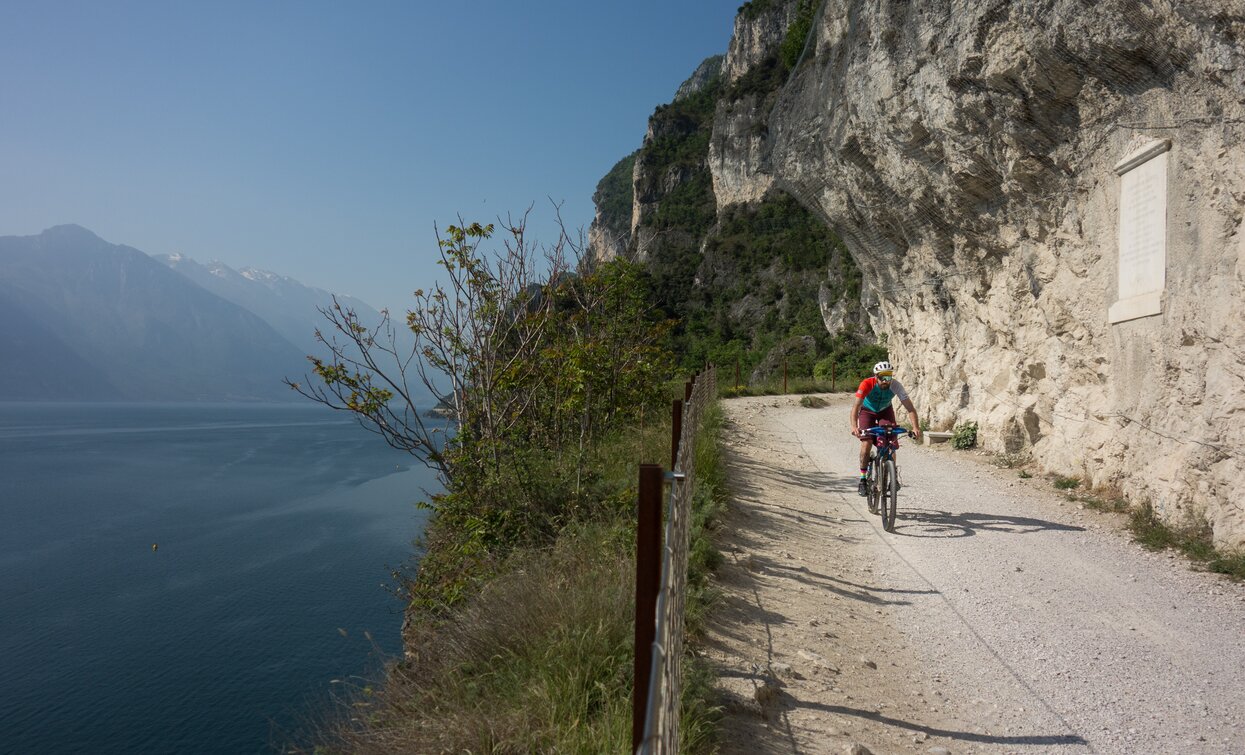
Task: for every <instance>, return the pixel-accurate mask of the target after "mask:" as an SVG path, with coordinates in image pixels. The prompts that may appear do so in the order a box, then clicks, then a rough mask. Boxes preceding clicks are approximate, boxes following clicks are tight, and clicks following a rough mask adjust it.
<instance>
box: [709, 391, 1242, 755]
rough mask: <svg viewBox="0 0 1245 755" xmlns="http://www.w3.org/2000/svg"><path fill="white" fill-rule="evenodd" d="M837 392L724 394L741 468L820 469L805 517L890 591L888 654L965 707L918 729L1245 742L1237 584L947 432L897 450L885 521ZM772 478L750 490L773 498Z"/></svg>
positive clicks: (942, 740)
mask: <svg viewBox="0 0 1245 755" xmlns="http://www.w3.org/2000/svg"><path fill="white" fill-rule="evenodd" d="M833 401H834V403H833V405H832V406H831V407H829V408H825V409H816V410H814V409H805V408H802V407H800V406H798V404H796V402H795V401H794V400H792V399H791V398H789V397H783V398H779V399H774V398H770V399H745V400H738V401H733V402H727V404H728V416H729V417H732V418H733V419H734V420H735V425H734V427H735V429H736V431H737V432H739V433H741V434H742V435H741V437H740V438H737V439H736V441H737V442H738V443H742V444H745V445H748V446H749V447H751V448H752V449H753V450H754V451H759V452H758V453H754V454H753V458H754V461H753V462H751V463H750V465H749V466H748V468H745V469H736V470H734V472H733V474H734V475H735V478H736V479H738V477H739V475H743V476H745V477H747V476H749V475H750V476H752V477H757V476H758V471H759V470H758V469H757V468H755V467H756V465H757V463H758V462H757V461H756V460H757V459H760V460H764V462H765V463H772V464H771V470H770V473H773V474H775V475H776V474H777V473H778V472H780V471H782V470H795V469H804V470H810V471H811V472H812V473H811V474H808V473H802V474H803V475H804V478H805V479H804V480H803V481H801V482H799V483H798V484H799V485H801V486H802V487H803V488H804V489H805V493H804V497H805V498H806V499H807V508H806V511H807V512H809V513H808V514H802V516H805V517H812V516H816V515H819V514H821V515H827V516H828V517H832V518H833V530H834V532H833V534H832V535H830V534H829V531H827V534H828V535H829V536H832V537H835V538H837V542H841V543H846V544H847V545H845V546H843V547H845V548H847V549H848V550H847V551H845V552H846V553H848V554H849V556H850V559H851V562H852V563H854V564H856V566H858V567H859V569H860V572H861V573H868V574H869V575H870V576H871V583H870V584H869V585H868V589H869V590H871V591H872V592H873V593H874V594H878V595H886V596H889V598H890V599H889V600H888V601H887V602H886V604H885V605H884V606H883V607H882V608H880V609H878V611H877V613H878V615H879V616H881V617H882V619H883V620H884V621H885V622H886V623H887V624H889V625H890V627H891V628H893V629H894V630H895V632H896V633H897V635H898V636H900V637H902V638H903V639H902V643H903V647H900V648H895V658H897V659H902V662H903V663H905V664H918V665H919V668H915V667H914V668H912V669H911V674H910V676H911V679H912V681H911V684H912V686H913V687H914V690H915V691H914V694H920V695H922V698H921V699H922V700H925V699H926V697H925V695H929V696H930V698H929V699H934V700H936V701H937V703H936V704H937V705H941V706H943V707H944V712H946V713H954V715H955V716H956V717H957V720H960V721H969V722H971V726H970V727H966V728H965V729H963V730H954V731H947V730H944V729H936V728H930V727H925V729H926V730H928V731H930V732H931V736H936V737H938V738H939V739H938V743H939V744H940V745H941V746H944V747H948V748H949V749H950V750H951V751H952V752H1043V753H1045V752H1078V753H1080V752H1098V753H1141V752H1145V753H1245V586H1242V585H1241V584H1239V583H1235V582H1231V581H1229V580H1226V579H1224V578H1222V577H1219V576H1217V575H1213V574H1206V573H1199V572H1195V571H1193V570H1191V568H1190V567H1189V565H1188V563H1187V562H1186V561H1184V560H1183V559H1182V558H1179V557H1174V556H1171V555H1169V554H1165V553H1151V552H1148V551H1146V550H1144V549H1142V548H1141V547H1140V546H1138V545H1136V544H1135V543H1133V542H1132V541H1131V540H1130V539H1129V537H1128V535H1127V533H1125V532H1122V531H1121V529H1120V526H1119V517H1118V516H1112V515H1105V514H1100V513H1098V512H1094V511H1088V510H1083V509H1081V508H1079V507H1078V504H1076V503H1072V502H1068V501H1066V500H1064V497H1063V496H1062V495H1060V494H1059V493H1057V492H1056V491H1054V489H1053V488H1052V486H1051V483H1050V482H1049V481H1048V480H1045V479H1042V478H1040V477H1035V478H1032V479H1028V480H1023V479H1020V478H1019V476H1018V474H1017V472H1016V471H1015V470H1008V469H1000V468H996V467H994V466H993V465H991V464H990V463H989V458H988V457H985V456H982V455H979V454H975V453H973V452H963V451H953V450H952V449H950V447H949V446H946V445H942V446H934V447H917V446H916V445H914V444H911V443H909V444H908V445H906V446H905V447H904V448H903V449H902V450H901V451H900V466H901V479H902V480H903V483H904V487H903V489H902V491H901V492H900V496H899V506H900V515H899V522H898V526H897V530H896V532H895V533H893V534H892V533H886V532H884V531H883V530H882V526H881V520H880V519H879V518H878V517H876V516H872V515H869V514H868V513H867V511H866V509H865V502H864V499H863V498H860V497H858V496H857V495H856V493H855V476H856V474H857V472H856V463H855V454H856V449H858V447H859V446H858V443H857V441H856V440H855V439H854V438H852V437H851V436H850V435H849V434H848V433H847V430H846V426H847V409H848V404H847V403H846V401H845V399H844V398H843V397H835V398H834V399H833ZM766 444H768V448H765V446H766ZM797 457H799V458H797ZM766 484H767V483H766V482H765V481H764V480H761V479H757V480H755V483H754V487H755V489H756V490H758V491H761V492H760V493H759V494H757V495H754V496H752V499H753V502H752V503H748V502H747V501H745V502H744V503H743V504H742V505H744V506H748V505H755V506H757V507H760V508H763V507H764V506H765V505H766V495H765V494H764V489H765V486H766ZM810 521H812V520H811V519H810ZM757 547H758V548H760V547H763V546H760V545H758V546H757ZM787 555H788V556H790V555H791V554H787ZM857 581H859V580H857ZM792 584H794V583H792ZM792 589H796V588H792ZM800 589H801V597H800V598H799V599H801V600H817V599H818V597H817V596H816V595H813V594H810V593H807V592H804V591H803V589H802V588H800ZM805 596H806V597H805ZM883 609H884V610H883ZM823 652H824V651H823ZM771 654H772V655H774V654H781V649H779V650H777V651H771ZM876 660H878V661H885V660H886V658H885V657H883V658H877V659H876ZM917 688H919V689H917ZM931 690H932V692H931ZM792 694H796V693H792ZM930 705H931V707H932V706H934V705H935V703H931V704H930ZM822 707H825V706H822ZM825 726H826V727H827V728H828V729H832V728H833V727H835V726H840V724H839V723H836V722H835V721H834V720H833V719H827V720H826V723H825ZM908 726H909V728H915V729H918V730H919V729H921V728H922V727H920V726H916V725H913V724H909V725H908ZM831 733H832V734H833V733H834V732H833V731H832V732H831ZM905 733H906V734H909V735H910V733H911V732H905ZM790 739H791V741H792V742H793V743H794V742H795V738H790ZM809 741H815V739H810V740H809ZM931 744H933V743H932V742H931ZM916 745H917V746H916V747H914V748H913V749H915V750H916V751H920V752H924V751H926V749H927V745H921V744H920V743H919V742H916ZM793 747H794V745H793ZM779 749H781V748H779ZM775 751H777V750H775ZM793 751H802V750H799V748H795V749H794V750H793Z"/></svg>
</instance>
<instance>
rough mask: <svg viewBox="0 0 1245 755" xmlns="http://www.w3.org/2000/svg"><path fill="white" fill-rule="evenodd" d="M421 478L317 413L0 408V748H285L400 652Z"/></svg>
mask: <svg viewBox="0 0 1245 755" xmlns="http://www.w3.org/2000/svg"><path fill="white" fill-rule="evenodd" d="M435 485H436V481H435V479H434V478H433V476H432V474H431V473H430V472H428V471H427V470H426V469H425V468H424V467H423V466H422V465H419V464H418V463H414V462H413V460H412V459H411V457H409V456H407V455H404V454H402V453H399V452H396V451H393V450H391V449H389V448H388V447H387V446H386V445H385V444H384V442H383V441H382V440H381V439H380V438H379V437H377V436H375V435H372V434H370V433H368V432H366V431H364V430H362V429H361V428H359V427H358V426H357V425H355V424H354V423H353V422H352V421H351V420H350V419H349V418H348V417H345V416H343V415H339V414H335V413H333V412H331V411H329V410H327V409H324V408H323V407H319V406H315V405H305V406H266V407H257V406H242V405H234V406H203V405H180V406H151V405H141V406H140V405H116V404H112V405H103V404H97V405H48V404H42V405H31V404H26V405H16V404H0V659H2V660H0V664H2V666H0V750H3V751H4V752H15V753H17V752H20V753H70V752H89V753H105V752H119V753H120V752H124V753H158V752H177V753H206V752H221V753H249V752H266V751H270V750H269V747H270V745H273V744H276V745H280V744H282V743H284V742H286V741H288V739H289V736H288V733H289V732H290V731H291V730H297V728H298V727H299V726H300V722H302V721H305V719H306V717H307V716H308V715H309V714H312V713H314V712H315V711H316V709H317V708H319V709H321V710H322V709H323V707H324V701H325V699H326V698H327V696H328V694H329V693H330V690H331V689H332V688H333V687H332V685H331V684H330V682H331V680H333V679H345V678H348V677H350V676H351V675H356V674H362V673H364V672H365V671H366V670H368V669H369V668H372V669H374V668H375V667H376V665H377V655H376V650H377V648H376V647H374V646H373V644H372V643H371V642H369V641H368V639H367V638H366V637H365V636H364V632H365V631H367V632H370V633H371V636H372V638H373V639H374V640H375V643H376V646H378V647H379V650H380V651H381V652H382V653H384V654H388V655H390V656H392V655H395V654H398V653H399V652H400V639H399V629H400V626H401V621H402V605H401V603H400V602H399V601H398V600H397V599H396V598H395V597H393V595H392V594H390V593H389V592H387V591H386V590H385V589H384V588H383V585H386V584H388V583H389V582H390V577H389V573H390V569H389V568H387V567H397V566H400V565H401V564H402V563H403V562H405V561H407V560H408V559H409V558H410V556H411V554H412V552H413V548H412V545H411V540H412V539H413V538H415V537H416V536H418V535H419V533H420V529H421V526H422V522H423V516H424V514H423V512H421V511H419V510H417V509H416V508H415V506H414V505H413V504H414V503H415V502H416V501H417V500H420V499H421V498H423V497H424V496H423V492H422V491H423V490H425V489H429V490H430V489H433V488H434V487H435ZM153 543H156V544H158V545H159V548H158V550H156V551H153V550H152V544H153ZM339 630H340V631H339ZM343 632H344V635H345V636H343Z"/></svg>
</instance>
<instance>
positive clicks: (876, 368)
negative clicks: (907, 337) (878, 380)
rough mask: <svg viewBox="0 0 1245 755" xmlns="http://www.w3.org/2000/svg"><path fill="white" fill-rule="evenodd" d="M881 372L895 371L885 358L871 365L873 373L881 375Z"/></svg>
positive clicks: (889, 372) (890, 372)
mask: <svg viewBox="0 0 1245 755" xmlns="http://www.w3.org/2000/svg"><path fill="white" fill-rule="evenodd" d="M883 372H885V373H888V374H893V373H894V372H895V368H894V367H892V366H891V363H890V362H888V361H886V360H885V359H883V360H882V361H881V362H878V363H877V364H875V365H873V374H874V375H881V374H882V373H883Z"/></svg>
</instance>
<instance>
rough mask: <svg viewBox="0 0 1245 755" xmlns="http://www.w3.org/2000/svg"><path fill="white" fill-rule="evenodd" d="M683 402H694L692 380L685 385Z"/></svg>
mask: <svg viewBox="0 0 1245 755" xmlns="http://www.w3.org/2000/svg"><path fill="white" fill-rule="evenodd" d="M683 400H684V401H691V400H692V381H691V380H689V381H687V382H686V383H684V384H683Z"/></svg>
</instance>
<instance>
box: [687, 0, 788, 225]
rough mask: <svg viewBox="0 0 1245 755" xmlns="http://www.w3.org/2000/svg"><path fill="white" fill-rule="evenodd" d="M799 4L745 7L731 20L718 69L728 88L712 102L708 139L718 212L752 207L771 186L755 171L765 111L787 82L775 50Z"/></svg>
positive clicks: (758, 166) (768, 179)
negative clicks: (732, 29)
mask: <svg viewBox="0 0 1245 755" xmlns="http://www.w3.org/2000/svg"><path fill="white" fill-rule="evenodd" d="M798 5H799V3H798V2H797V0H786V1H785V2H778V1H775V2H761V3H749V4H748V5H745V6H744V7H743V8H741V9H740V12H739V14H738V15H736V16H735V32H734V34H733V35H732V36H731V43H730V48H729V50H728V52H727V54H726V61H725V63H724V64H723V66H722V74H723V78H724V80H725V82H726V84H728V85H729V88H728V90H727V92H726V94H725V96H724V97H723V98H722V100H721V101H720V102H719V103H718V106H717V111H716V112H715V113H714V119H713V135H712V137H711V138H710V140H709V169H710V171H711V172H712V174H713V193H714V197H715V199H716V200H717V205H718V209H719V210H721V209H722V208H724V207H727V206H729V205H732V204H739V203H750V202H757V201H759V200H760V199H761V198H762V197H763V196H765V192H767V191H769V189H770V187H771V186H773V183H774V182H773V179H772V178H771V177H770V176H769V174H767V173H765V172H764V171H762V169H761V160H762V156H763V149H764V146H765V136H766V132H767V129H768V120H769V113H770V110H771V109H772V108H773V105H774V97H775V96H776V95H777V92H778V90H779V89H780V88H781V86H782V84H783V82H784V81H785V80H786V77H787V69H786V67H785V66H784V65H783V64H782V63H781V61H780V60H779V59H778V48H779V46H780V45H781V44H782V42H783V39H784V38H785V37H786V34H787V30H788V29H789V28H790V27H791V23H792V21H794V20H795V15H796V11H797V9H798Z"/></svg>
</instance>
